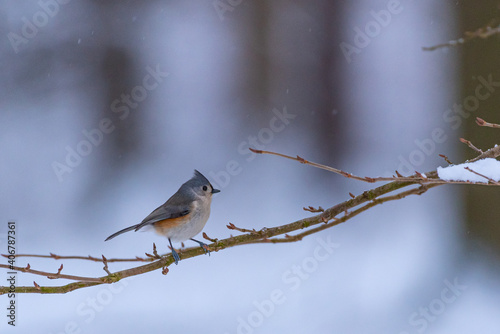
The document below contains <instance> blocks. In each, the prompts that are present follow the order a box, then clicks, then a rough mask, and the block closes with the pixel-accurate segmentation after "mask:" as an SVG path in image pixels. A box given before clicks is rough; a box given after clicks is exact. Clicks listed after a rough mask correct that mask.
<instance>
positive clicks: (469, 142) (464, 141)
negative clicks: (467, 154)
mask: <svg viewBox="0 0 500 334" xmlns="http://www.w3.org/2000/svg"><path fill="white" fill-rule="evenodd" d="M460 141H461V142H462V143H464V144H466V145H467V146H469V147H470V148H471V149H473V150H474V151H476V152H477V153H479V154H483V153H484V152H483V151H482V150H480V149H479V148H477V147H476V146H474V144H472V142H471V141H470V140H467V139H464V138H460Z"/></svg>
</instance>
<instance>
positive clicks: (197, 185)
mask: <svg viewBox="0 0 500 334" xmlns="http://www.w3.org/2000/svg"><path fill="white" fill-rule="evenodd" d="M181 189H182V190H186V191H188V189H192V190H193V191H194V192H195V194H196V195H198V196H209V197H211V196H212V194H215V193H218V192H220V190H219V189H214V187H213V186H212V184H211V183H210V182H209V181H208V180H207V178H206V177H205V176H203V174H201V173H200V172H198V171H197V170H196V169H195V170H194V175H193V177H192V178H191V179H190V180H189V181H187V182H186V183H184V184H183V185H182V186H181V188H180V189H179V191H181Z"/></svg>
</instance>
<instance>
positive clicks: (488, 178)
mask: <svg viewBox="0 0 500 334" xmlns="http://www.w3.org/2000/svg"><path fill="white" fill-rule="evenodd" d="M464 168H465V169H467V170H468V171H469V172H471V173H474V174H476V175H478V176H481V177H484V178H485V179H486V180H488V181H490V182H491V183H493V184H496V185H499V183H498V182H497V181H495V180H493V179H492V178H490V177H488V176H486V175H483V174H481V173H478V172H476V171H474V170H472V169H470V168H469V167H464Z"/></svg>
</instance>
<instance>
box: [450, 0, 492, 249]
mask: <svg viewBox="0 0 500 334" xmlns="http://www.w3.org/2000/svg"><path fill="white" fill-rule="evenodd" d="M499 5H500V3H499V2H498V1H496V0H486V1H480V2H477V1H463V2H462V3H461V4H460V7H461V8H460V10H461V15H462V18H461V19H462V20H461V22H462V26H461V27H460V30H461V31H464V32H465V31H475V30H476V29H478V28H480V27H484V26H485V25H487V24H490V23H491V22H492V20H493V19H497V18H498V15H499V7H498V6H499ZM496 24H497V25H498V22H497V23H496ZM461 48H462V50H461V52H462V64H463V66H462V74H461V75H462V89H463V90H462V94H461V101H457V102H460V103H462V104H466V101H465V99H466V98H467V97H468V96H475V94H476V93H475V90H476V87H477V86H478V85H480V84H481V82H480V80H479V78H480V77H482V78H484V79H486V80H488V78H489V77H491V78H492V81H494V82H500V66H499V63H500V62H499V60H500V43H499V37H497V36H493V37H490V38H488V39H476V40H473V41H470V42H469V43H466V44H465V45H463V46H462V47H461ZM494 89H495V90H494V91H493V92H492V93H491V95H490V96H489V97H488V98H486V99H485V100H484V101H481V100H479V107H478V108H477V110H474V109H472V105H471V106H470V107H469V108H470V109H471V111H470V116H469V117H468V118H466V119H463V126H464V131H463V132H464V133H463V136H464V138H466V139H468V140H471V141H472V143H473V144H474V145H476V147H478V148H481V149H487V148H489V147H492V146H493V145H494V144H495V143H498V138H500V133H499V132H498V130H496V131H495V129H486V128H481V127H478V126H477V125H476V124H475V122H474V119H475V117H481V118H483V119H485V120H487V121H488V122H494V123H500V113H499V106H500V87H494ZM483 91H485V90H484V88H483ZM463 147H464V148H463V149H464V150H465V156H466V158H470V157H472V156H473V155H474V153H473V152H472V151H471V150H470V149H469V148H467V147H466V146H465V145H464V146H463ZM462 189H463V191H464V192H465V195H466V211H467V222H466V229H467V232H468V233H470V236H469V237H471V238H472V239H477V238H478V239H481V244H486V245H489V246H491V248H493V249H495V250H496V252H497V254H498V252H499V251H500V224H499V218H498V216H497V213H496V208H497V205H498V204H499V203H500V192H499V191H498V189H496V188H494V187H479V186H476V187H463V188H462Z"/></svg>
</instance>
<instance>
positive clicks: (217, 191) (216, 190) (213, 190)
mask: <svg viewBox="0 0 500 334" xmlns="http://www.w3.org/2000/svg"><path fill="white" fill-rule="evenodd" d="M217 193H220V190H219V189H215V188H214V189H212V194H217Z"/></svg>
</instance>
